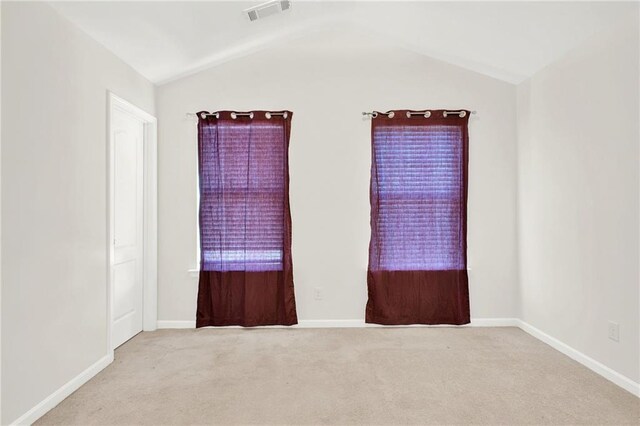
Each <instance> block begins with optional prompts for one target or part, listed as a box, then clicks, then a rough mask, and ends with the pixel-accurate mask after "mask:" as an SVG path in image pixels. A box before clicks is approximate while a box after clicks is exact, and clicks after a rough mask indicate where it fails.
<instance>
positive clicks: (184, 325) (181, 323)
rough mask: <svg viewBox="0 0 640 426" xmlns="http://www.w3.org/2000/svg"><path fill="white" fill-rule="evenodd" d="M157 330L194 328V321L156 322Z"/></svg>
mask: <svg viewBox="0 0 640 426" xmlns="http://www.w3.org/2000/svg"><path fill="white" fill-rule="evenodd" d="M157 327H158V329H163V328H196V322H195V321H165V320H158V326H157Z"/></svg>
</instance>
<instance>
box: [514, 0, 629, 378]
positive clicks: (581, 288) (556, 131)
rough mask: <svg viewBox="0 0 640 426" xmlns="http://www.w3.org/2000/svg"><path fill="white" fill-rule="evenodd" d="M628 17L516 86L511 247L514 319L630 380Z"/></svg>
mask: <svg viewBox="0 0 640 426" xmlns="http://www.w3.org/2000/svg"><path fill="white" fill-rule="evenodd" d="M636 7H637V5H636ZM630 17H631V18H630V20H631V21H633V22H629V23H626V24H625V23H623V22H620V25H619V30H617V31H616V32H614V33H612V34H607V35H599V36H598V37H595V38H593V39H592V40H590V41H588V42H587V43H585V44H584V45H582V46H580V47H579V48H577V49H576V50H574V51H572V52H571V53H570V54H568V55H567V56H565V57H564V58H563V59H562V60H560V61H558V62H556V63H554V64H553V65H551V66H549V67H547V68H545V69H544V70H542V71H540V72H539V73H537V74H536V75H535V76H534V77H533V78H531V79H530V80H528V81H526V82H525V83H523V84H521V85H520V86H519V87H518V122H519V148H518V151H519V152H518V156H519V161H518V165H519V219H520V220H519V240H520V241H519V242H520V249H519V250H520V268H521V270H520V283H521V304H522V319H523V320H524V321H525V322H527V323H528V324H530V325H532V326H534V327H536V328H538V329H540V330H541V331H543V332H545V333H547V334H549V335H551V336H552V337H555V338H557V339H559V340H561V341H562V342H564V343H566V344H568V345H569V346H571V347H573V348H574V349H577V350H578V351H581V352H582V353H584V354H586V355H587V356H589V357H591V358H593V359H595V360H596V361H599V362H601V363H603V364H605V365H606V366H608V367H610V368H612V369H614V370H615V371H617V372H618V373H620V374H622V375H624V376H626V377H628V378H630V379H631V380H633V381H635V382H639V381H640V380H639V379H640V349H639V344H640V343H639V339H640V328H639V323H640V317H639V316H640V306H639V299H640V293H639V289H638V287H639V285H640V284H639V282H640V277H639V269H638V262H639V254H640V253H639V250H638V233H639V226H638V221H639V210H638V198H639V189H640V188H639V185H638V178H639V175H638V159H639V149H638V144H639V140H640V133H639V130H638V129H639V128H638V119H639V113H640V111H639V109H638V101H639V98H638V91H639V89H640V88H639V84H638V79H639V77H640V68H639V65H638V49H639V47H640V46H639V43H638V16H637V12H636V14H635V15H634V14H631V15H630ZM627 24H628V25H627ZM610 320H611V321H614V322H618V323H619V324H620V342H619V343H616V342H613V341H611V340H609V339H608V336H607V326H608V321H610Z"/></svg>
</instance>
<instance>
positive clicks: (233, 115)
mask: <svg viewBox="0 0 640 426" xmlns="http://www.w3.org/2000/svg"><path fill="white" fill-rule="evenodd" d="M236 117H237V116H236V113H235V112H232V113H231V118H233V119H234V120H235V119H236Z"/></svg>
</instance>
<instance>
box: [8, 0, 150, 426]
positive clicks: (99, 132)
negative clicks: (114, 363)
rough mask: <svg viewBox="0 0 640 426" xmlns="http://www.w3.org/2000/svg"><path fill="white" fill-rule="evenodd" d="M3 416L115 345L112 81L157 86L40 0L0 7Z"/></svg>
mask: <svg viewBox="0 0 640 426" xmlns="http://www.w3.org/2000/svg"><path fill="white" fill-rule="evenodd" d="M2 55H3V57H2V89H3V91H2V124H3V126H2V178H1V179H2V231H3V233H2V254H3V257H2V285H3V288H2V423H3V424H5V423H8V422H11V421H14V420H16V419H17V418H18V417H19V416H21V415H23V414H24V413H25V412H27V411H28V410H29V409H31V408H32V407H34V406H35V405H36V404H38V403H39V402H40V401H42V400H43V399H44V398H46V397H47V396H49V395H50V394H51V393H52V392H54V391H56V390H57V389H58V388H60V387H61V386H62V385H63V384H65V383H66V382H68V381H69V380H70V379H72V378H73V377H75V376H76V375H78V374H79V373H80V372H82V371H83V370H85V369H86V368H87V367H89V366H90V365H92V364H93V363H95V362H96V361H98V360H99V359H101V358H102V357H104V356H105V355H106V354H107V343H106V342H107V335H106V327H107V324H106V303H107V302H106V289H107V286H106V274H107V269H106V264H107V257H106V253H107V252H106V248H107V236H106V229H107V227H106V224H107V210H106V200H107V196H106V173H107V171H106V164H107V156H106V152H107V145H106V134H107V129H106V114H107V112H106V106H107V89H109V90H112V91H113V92H115V93H116V94H118V95H119V96H121V97H124V98H125V99H128V100H130V101H131V102H133V103H135V104H137V105H138V106H140V107H141V108H143V109H145V110H147V111H149V112H154V87H153V85H152V84H150V83H149V82H148V81H147V80H145V79H143V78H142V77H140V76H139V75H138V74H137V73H136V72H135V71H133V70H132V69H131V68H130V67H128V66H127V65H125V64H124V63H123V62H121V61H120V60H118V59H117V58H116V57H115V56H113V55H112V54H111V53H110V52H108V51H107V50H106V49H104V48H103V47H102V46H100V45H98V44H97V43H96V42H95V41H93V40H92V39H90V38H89V37H88V36H86V35H85V34H84V33H82V32H80V31H79V30H77V29H76V28H75V27H74V26H72V25H71V24H70V23H69V22H67V21H66V20H65V19H63V18H62V17H60V16H59V15H58V14H57V13H56V12H55V11H54V10H53V9H51V7H50V6H48V5H45V4H42V3H12V2H9V3H3V11H2Z"/></svg>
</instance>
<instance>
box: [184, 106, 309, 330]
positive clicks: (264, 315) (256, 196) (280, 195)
mask: <svg viewBox="0 0 640 426" xmlns="http://www.w3.org/2000/svg"><path fill="white" fill-rule="evenodd" d="M291 116H292V114H291V112H290V111H280V112H267V111H251V112H247V113H240V112H231V111H219V112H216V113H206V112H201V113H198V117H199V123H198V161H199V184H200V213H199V218H200V220H199V223H200V270H201V271H200V284H199V294H198V310H197V315H196V316H197V318H196V326H198V327H202V326H208V325H244V326H253V325H275V324H281V325H290V324H295V323H297V319H296V312H295V299H294V294H293V273H292V260H291V215H290V210H289V172H288V147H289V134H290V123H291Z"/></svg>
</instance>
